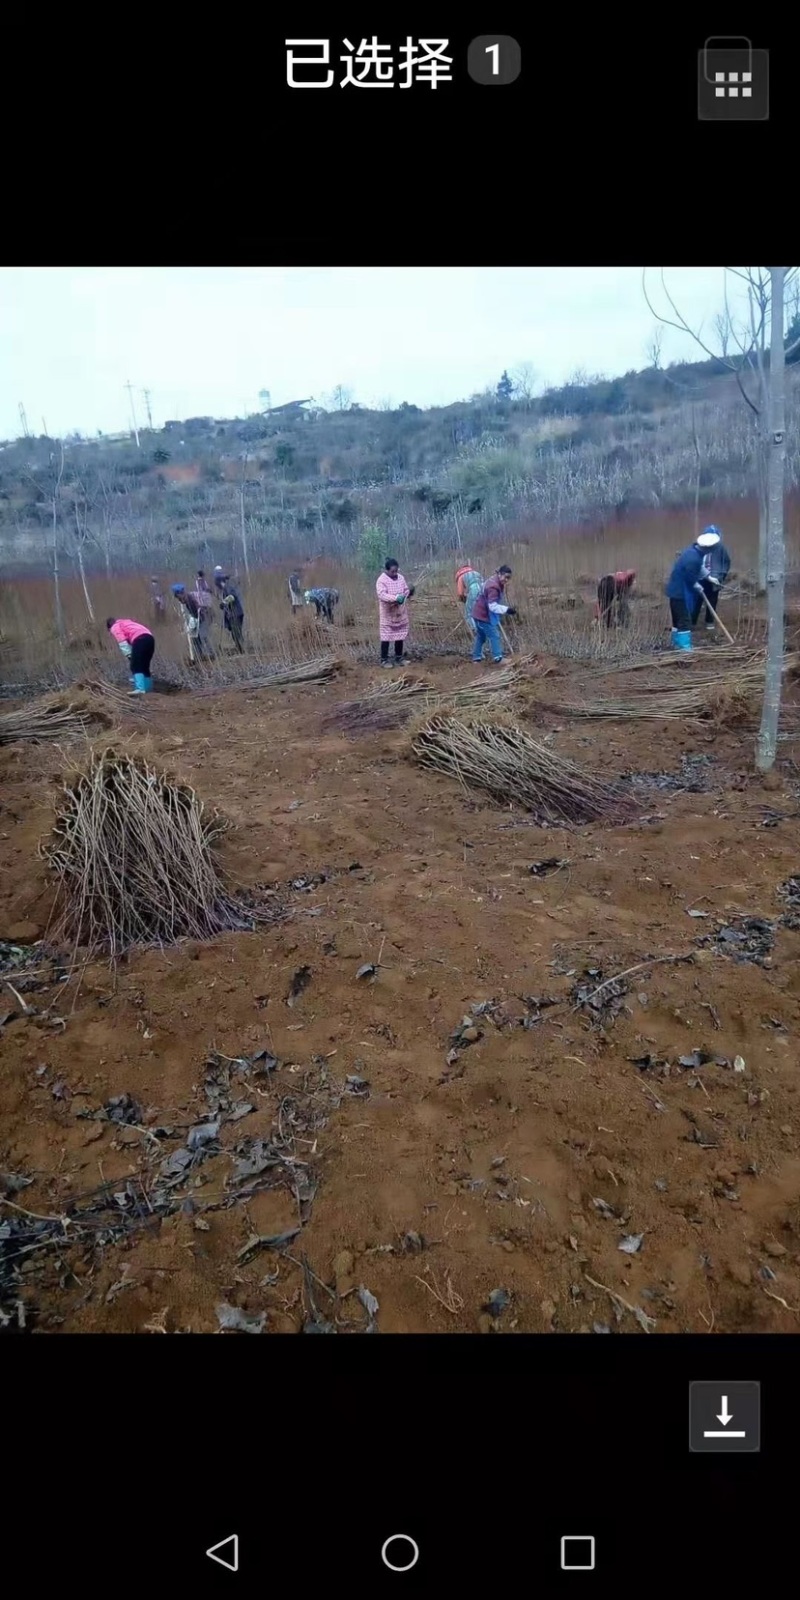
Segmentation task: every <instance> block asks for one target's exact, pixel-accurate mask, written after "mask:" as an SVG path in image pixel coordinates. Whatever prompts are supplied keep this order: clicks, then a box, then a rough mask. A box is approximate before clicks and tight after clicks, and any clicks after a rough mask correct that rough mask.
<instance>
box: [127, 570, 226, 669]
mask: <svg viewBox="0 0 800 1600" xmlns="http://www.w3.org/2000/svg"><path fill="white" fill-rule="evenodd" d="M150 587H151V592H152V604H153V613H154V615H155V617H156V618H159V617H162V616H163V615H164V612H165V609H166V607H165V603H164V596H163V593H162V590H161V585H160V583H159V580H158V578H155V577H154V578H151V580H150ZM170 593H171V594H172V596H173V598H174V600H175V603H176V605H177V607H178V612H179V614H180V617H181V621H182V622H183V628H184V632H185V634H186V643H187V646H188V650H189V660H190V662H191V663H192V665H194V664H195V663H197V662H198V661H209V660H211V659H212V658H213V656H214V655H215V650H214V641H213V625H214V613H215V611H216V609H217V607H219V612H220V618H221V621H222V626H223V629H224V631H225V633H226V634H227V636H228V637H229V638H230V640H231V642H232V644H233V647H234V649H235V650H237V651H238V652H239V654H240V655H241V654H242V652H243V650H244V606H243V605H242V597H241V594H240V593H239V589H238V587H237V585H236V583H235V582H234V581H233V579H232V577H231V575H230V573H229V572H227V571H226V569H225V568H224V567H222V566H216V567H215V568H214V587H213V589H212V588H211V585H210V584H209V582H208V579H207V578H206V575H205V572H204V571H203V569H202V567H201V568H200V569H199V571H198V572H197V573H196V575H195V584H194V588H193V589H187V588H186V585H185V584H184V583H172V584H170Z"/></svg>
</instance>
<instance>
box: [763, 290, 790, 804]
mask: <svg viewBox="0 0 800 1600" xmlns="http://www.w3.org/2000/svg"><path fill="white" fill-rule="evenodd" d="M769 276H770V286H771V294H770V300H771V327H770V357H769V465H768V480H767V481H768V492H769V520H768V523H767V672H766V680H765V683H764V704H763V707H762V711H761V727H760V729H759V734H758V742H757V745H756V766H757V768H758V770H759V772H769V770H770V768H771V767H773V766H774V764H775V756H776V753H777V749H778V719H779V717H780V710H781V679H782V675H783V648H784V587H785V578H786V544H785V539H784V526H783V518H784V494H785V480H786V369H785V363H784V343H783V291H784V280H785V276H786V268H785V267H770V269H769Z"/></svg>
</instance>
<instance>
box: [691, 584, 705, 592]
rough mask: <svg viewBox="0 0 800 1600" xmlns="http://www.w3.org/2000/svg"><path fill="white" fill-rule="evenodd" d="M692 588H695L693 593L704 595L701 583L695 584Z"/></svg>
mask: <svg viewBox="0 0 800 1600" xmlns="http://www.w3.org/2000/svg"><path fill="white" fill-rule="evenodd" d="M694 587H695V593H696V594H704V592H705V591H704V589H703V585H702V583H696V584H695V586H694Z"/></svg>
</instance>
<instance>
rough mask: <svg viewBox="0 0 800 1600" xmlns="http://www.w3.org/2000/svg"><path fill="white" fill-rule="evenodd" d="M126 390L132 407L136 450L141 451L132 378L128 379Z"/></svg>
mask: <svg viewBox="0 0 800 1600" xmlns="http://www.w3.org/2000/svg"><path fill="white" fill-rule="evenodd" d="M125 388H126V389H127V391H128V400H129V401H130V407H131V423H132V424H133V437H134V439H135V440H136V448H137V450H141V445H140V443H139V429H138V428H137V426H136V412H135V410H134V408H133V385H132V383H131V380H130V378H129V379H128V381H127V383H126V385H125Z"/></svg>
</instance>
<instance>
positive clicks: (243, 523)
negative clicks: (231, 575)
mask: <svg viewBox="0 0 800 1600" xmlns="http://www.w3.org/2000/svg"><path fill="white" fill-rule="evenodd" d="M239 514H240V519H241V534H242V560H243V562H244V571H245V577H246V578H247V581H248V583H249V582H250V557H249V555H248V551H247V518H246V516H245V514H244V483H242V485H241V487H240V489H239Z"/></svg>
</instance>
